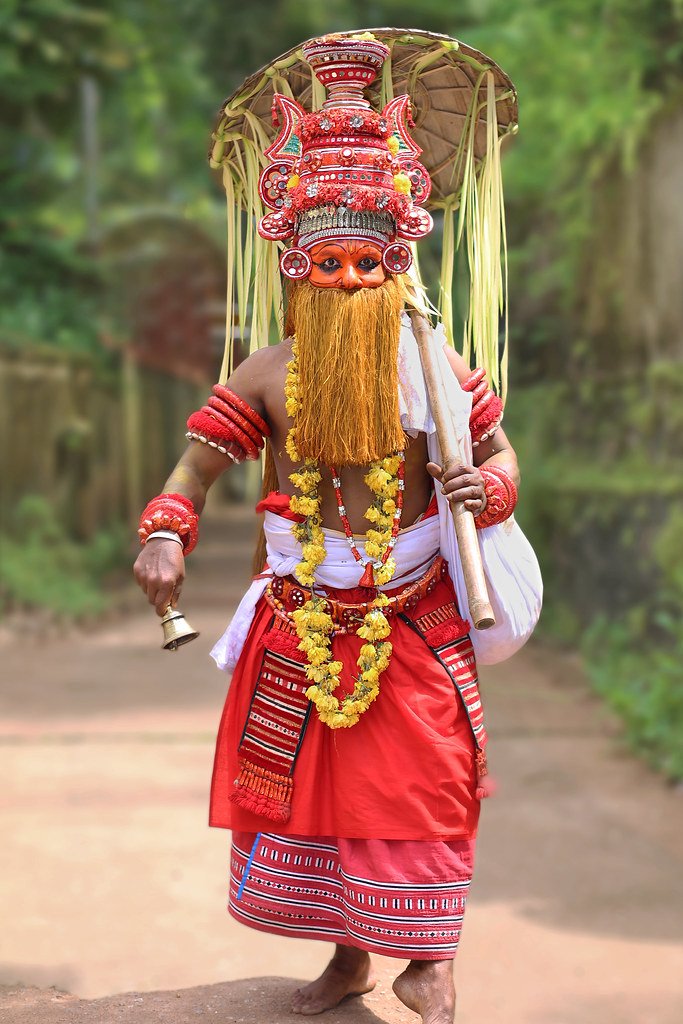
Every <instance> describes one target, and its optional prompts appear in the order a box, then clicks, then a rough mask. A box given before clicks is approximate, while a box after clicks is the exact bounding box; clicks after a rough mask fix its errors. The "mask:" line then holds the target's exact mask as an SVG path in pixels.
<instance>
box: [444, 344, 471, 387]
mask: <svg viewBox="0 0 683 1024" xmlns="http://www.w3.org/2000/svg"><path fill="white" fill-rule="evenodd" d="M443 350H444V352H445V353H446V359H447V360H448V362H449V363H450V366H451V369H452V371H453V373H454V374H455V376H456V377H457V378H458V381H459V382H460V383H461V384H462V382H463V381H464V380H466V379H467V378H468V377H469V375H470V373H471V372H472V371H471V370H470V368H469V366H468V365H467V363H466V362H465V360H464V359H463V357H462V356H461V355H460V353H459V352H456V351H455V349H454V348H452V347H451V346H450V345H444V347H443Z"/></svg>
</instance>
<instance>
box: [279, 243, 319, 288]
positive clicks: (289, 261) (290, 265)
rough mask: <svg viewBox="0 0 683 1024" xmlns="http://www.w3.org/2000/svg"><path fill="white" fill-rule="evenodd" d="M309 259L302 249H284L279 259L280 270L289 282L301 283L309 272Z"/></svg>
mask: <svg viewBox="0 0 683 1024" xmlns="http://www.w3.org/2000/svg"><path fill="white" fill-rule="evenodd" d="M312 266H313V264H312V263H311V257H310V256H309V255H308V253H307V252H306V251H305V250H304V249H296V248H294V249H286V250H285V252H283V254H282V256H281V257H280V270H281V271H282V273H283V274H284V275H285V277H288V278H289V280H290V281H301V280H302V279H303V278H304V277H308V275H309V274H310V272H311V267H312Z"/></svg>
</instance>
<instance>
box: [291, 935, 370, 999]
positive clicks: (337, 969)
mask: <svg viewBox="0 0 683 1024" xmlns="http://www.w3.org/2000/svg"><path fill="white" fill-rule="evenodd" d="M376 984H377V982H376V981H375V978H374V977H373V976H372V974H371V971H370V957H369V955H368V954H367V953H366V952H365V950H362V949H356V948H355V947H353V946H344V947H343V948H342V950H338V951H337V952H336V953H335V954H334V956H333V957H332V959H331V960H330V962H329V964H328V965H327V967H326V968H325V970H324V971H323V973H322V974H321V975H320V977H319V978H316V980H315V981H312V982H311V983H310V985H305V986H304V987H303V988H298V989H297V990H296V992H295V993H294V996H293V998H292V1011H293V1012H294V1013H301V1014H303V1015H304V1016H307V1017H309V1016H313V1015H314V1014H316V1013H323V1012H324V1011H325V1010H331V1009H332V1007H334V1006H337V1005H338V1004H339V1003H340V1002H341V1001H342V999H346V998H347V997H348V996H362V995H365V993H366V992H372V990H373V988H374V987H375V985H376Z"/></svg>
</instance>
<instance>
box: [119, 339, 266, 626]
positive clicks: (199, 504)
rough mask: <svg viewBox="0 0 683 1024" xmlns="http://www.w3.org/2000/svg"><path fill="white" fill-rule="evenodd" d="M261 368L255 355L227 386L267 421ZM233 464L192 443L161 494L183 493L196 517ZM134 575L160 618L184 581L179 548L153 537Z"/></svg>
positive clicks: (261, 361)
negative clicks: (216, 483)
mask: <svg viewBox="0 0 683 1024" xmlns="http://www.w3.org/2000/svg"><path fill="white" fill-rule="evenodd" d="M265 352H266V350H264V353H265ZM266 358H267V357H266ZM264 369H265V361H264V358H263V355H262V353H260V352H255V353H254V354H253V355H251V356H250V357H249V358H248V359H245V361H244V362H243V363H242V364H241V365H240V366H239V367H238V368H237V369H236V370H235V372H234V373H233V374H232V376H231V377H230V380H229V381H228V384H229V386H230V388H231V390H232V391H234V392H235V393H236V394H238V395H239V396H240V398H243V399H244V400H245V401H246V402H248V403H249V405H250V406H251V407H252V409H255V410H256V412H258V413H259V415H260V416H263V417H264V419H266V418H267V417H266V413H265V409H264V403H263V389H264V384H265V376H264V373H263V372H262V371H263V370H264ZM233 453H234V454H235V455H237V454H238V453H240V454H241V456H242V457H243V455H244V453H243V452H242V451H241V449H240V448H239V446H237V445H234V446H233ZM232 465H233V462H232V459H230V458H229V456H227V455H223V453H222V452H219V451H217V450H216V449H215V448H211V447H210V446H209V445H207V444H202V443H201V442H200V441H191V442H190V444H189V445H188V446H187V448H186V450H185V452H184V453H183V455H182V456H181V458H180V460H179V461H178V464H177V465H176V467H175V469H174V470H173V472H172V473H171V475H170V476H169V478H168V480H167V481H166V483H165V484H164V487H163V493H164V494H167V493H170V494H182V495H183V497H185V498H189V499H190V501H191V502H192V504H193V506H194V509H195V512H196V513H197V515H199V514H200V513H201V512H202V510H203V508H204V505H205V503H206V495H207V494H208V491H209V488H210V487H211V486H212V484H213V483H215V481H216V480H217V479H218V477H219V476H220V475H221V474H222V473H224V472H225V471H226V470H227V469H229V468H230V467H231V466H232ZM133 573H134V575H135V579H136V580H137V582H138V584H139V586H140V587H141V588H142V590H144V592H145V593H146V594H147V599H148V601H149V602H150V604H153V605H154V607H155V610H156V613H157V615H160V616H163V615H164V613H165V612H166V609H167V608H168V606H169V605H170V604H171V603H173V604H175V603H176V602H177V600H178V597H179V595H180V589H181V587H182V584H183V581H184V579H185V557H184V555H183V549H182V546H181V545H180V544H178V543H177V542H176V541H174V540H166V539H163V538H160V537H158V538H153V539H152V540H150V541H148V542H147V544H145V546H144V547H143V548H142V551H141V552H140V554H139V555H138V557H137V559H136V562H135V565H134V567H133Z"/></svg>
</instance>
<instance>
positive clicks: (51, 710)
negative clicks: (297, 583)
mask: <svg viewBox="0 0 683 1024" xmlns="http://www.w3.org/2000/svg"><path fill="white" fill-rule="evenodd" d="M252 532H253V524H252V521H251V520H250V519H247V518H245V517H244V516H243V515H241V514H240V513H236V512H230V513H229V514H224V515H223V519H222V522H221V523H218V522H216V521H214V522H212V523H210V524H209V528H208V529H205V537H204V540H203V543H202V544H200V546H199V548H198V550H197V553H196V554H195V555H193V556H192V560H191V565H190V579H189V581H188V583H187V585H186V589H185V592H184V594H183V602H182V604H183V608H184V609H185V611H186V613H187V615H188V618H190V619H191V621H192V623H193V625H195V626H196V627H197V628H199V629H200V630H201V633H202V636H201V637H200V639H199V640H198V641H196V642H195V643H194V644H192V645H190V646H189V647H187V648H184V649H182V650H181V651H179V652H177V653H176V654H174V655H171V654H166V653H161V652H159V650H158V648H157V646H156V645H157V643H158V642H159V639H160V631H159V629H158V626H157V624H156V621H155V618H154V616H153V614H152V613H150V612H148V611H147V609H146V608H145V607H144V605H142V604H140V605H135V606H134V610H133V611H132V612H131V614H130V615H128V616H126V617H124V618H122V619H119V620H118V621H116V623H115V624H113V625H110V626H106V627H101V628H100V629H98V630H97V631H95V632H93V633H92V634H91V635H86V636H83V635H77V636H71V637H65V638H63V639H60V640H51V641H49V642H48V643H47V644H44V643H42V642H41V641H40V638H39V637H35V638H30V637H29V638H27V637H24V638H23V639H22V641H21V642H17V641H7V640H5V642H4V643H2V644H1V645H0V665H1V666H2V674H3V688H2V693H1V695H0V771H1V772H2V778H3V782H4V784H3V787H2V790H1V791H0V825H1V827H2V835H3V842H2V845H1V847H0V901H1V904H0V905H2V907H3V913H2V928H1V929H0V983H4V985H5V986H6V987H5V988H4V989H3V990H2V991H1V992H0V1022H5V1021H7V1022H11V1024H29V1022H30V1024H43V1022H44V1024H52V1022H55V1024H56V1022H62V1021H74V1022H81V1021H83V1022H86V1021H88V1022H90V1021H92V1022H95V1021H109V1020H120V1021H124V1022H131V1024H138V1022H139V1024H142V1022H150V1024H154V1022H165V1021H173V1022H176V1024H181V1022H185V1021H195V1020H197V1019H199V1018H200V1017H206V1018H207V1019H217V1020H221V1021H226V1022H233V1021H256V1022H262V1024H277V1022H279V1021H283V1022H284V1021H290V1022H291V1021H292V1020H293V1019H295V1018H292V1016H291V1015H290V1014H288V1013H287V1012H286V993H287V992H288V991H289V990H290V988H291V987H293V986H294V982H293V981H292V980H291V979H305V978H311V977H313V976H314V975H315V974H316V973H317V972H318V970H319V969H320V968H321V967H322V965H323V964H324V963H325V961H326V958H327V953H328V950H327V948H326V947H325V946H324V945H322V944H318V943H306V942H303V941H298V940H290V939H287V940H285V939H279V938H276V937H270V936H266V935H261V934H257V933H253V932H250V931H249V930H247V929H243V928H241V927H240V926H238V925H236V924H235V923H233V922H232V921H231V919H230V918H229V917H228V916H227V914H226V913H225V911H224V909H223V908H224V902H225V883H226V863H227V854H228V835H227V834H226V833H224V832H222V831H218V830H210V829H208V828H207V826H206V813H207V812H206V805H207V789H208V782H209V777H210V772H211V763H212V755H213V735H214V732H215V728H216V725H217V722H218V717H219V714H220V709H221V707H222V703H223V696H224V687H225V682H226V680H225V678H224V677H223V676H222V675H221V674H220V673H218V672H217V670H216V669H215V667H214V666H213V662H211V661H210V660H209V658H208V657H207V654H208V650H209V648H210V646H211V643H212V641H213V640H214V639H215V637H216V636H218V635H219V634H220V632H222V630H223V628H224V625H225V622H226V620H227V618H228V616H229V614H230V612H231V610H232V609H233V608H234V605H235V603H236V600H237V599H238V598H239V596H240V595H241V593H242V590H243V588H244V582H245V579H246V577H247V571H248V570H247V564H248V559H249V553H250V549H251V540H252ZM157 633H159V635H157ZM483 676H484V692H485V698H486V703H487V709H488V713H489V721H490V724H491V733H492V750H493V761H494V770H495V774H496V775H497V777H498V779H499V783H500V786H499V794H498V796H497V797H496V798H495V799H493V800H490V801H488V804H487V806H485V810H484V814H483V822H482V827H481V834H480V843H479V863H478V868H477V874H476V877H475V885H474V886H473V895H472V899H471V902H470V906H469V910H468V916H467V919H466V925H465V932H464V937H463V940H462V944H461V949H460V953H459V956H458V963H457V972H456V973H457V982H458V992H459V1010H458V1021H459V1022H460V1024H475V1022H476V1024H680V1021H681V1020H683V914H682V913H681V911H682V910H683V900H682V896H681V894H682V891H683V887H682V885H681V877H683V872H682V869H683V829H682V828H681V818H682V810H683V795H682V794H681V793H680V792H677V791H674V790H671V789H668V788H666V787H665V786H663V785H662V783H661V782H660V781H659V780H658V779H657V778H656V777H654V776H652V775H651V774H650V773H649V772H648V771H647V770H646V769H645V768H644V767H643V766H642V765H640V764H639V763H638V762H636V761H634V760H633V759H632V758H630V757H629V756H627V755H626V754H624V753H623V752H622V751H621V749H620V746H619V742H618V736H617V733H616V731H615V728H614V726H613V723H611V721H610V720H609V718H608V716H607V715H606V713H605V712H604V710H603V709H602V708H601V706H600V704H599V703H598V702H597V701H596V700H595V699H594V698H593V697H591V696H590V694H589V693H588V691H587V688H586V686H585V683H584V682H583V680H582V678H581V675H580V672H579V670H578V666H577V664H576V662H575V660H574V659H572V658H570V657H566V658H558V657H557V656H556V655H554V654H551V653H549V652H547V651H544V650H543V649H541V648H538V647H536V648H534V647H531V648H528V649H527V650H526V651H524V652H522V653H521V654H520V655H518V656H517V657H516V658H515V659H514V660H513V661H512V662H510V663H509V664H507V665H503V666H499V667H497V668H495V669H493V670H485V671H484V672H483ZM379 968H380V985H379V986H378V989H377V990H376V991H375V993H373V994H372V995H371V996H369V997H366V999H365V1000H364V1002H363V1003H361V1002H360V1001H356V1002H355V1003H350V1004H348V1005H347V1006H345V1007H343V1008H342V1009H341V1010H339V1011H338V1012H335V1013H334V1014H330V1015H327V1016H326V1017H325V1018H324V1019H325V1020H329V1021H331V1022H336V1021H358V1022H359V1024H360V1022H367V1024H371V1022H376V1021H377V1022H382V1021H383V1022H387V1024H393V1022H403V1021H405V1022H407V1021H411V1020H415V1019H416V1018H415V1017H414V1015H413V1014H410V1013H409V1012H408V1011H406V1010H403V1009H401V1008H400V1007H398V1006H397V1005H396V1002H395V1000H394V998H393V996H392V995H391V989H390V982H391V978H392V977H393V976H394V975H395V973H397V970H398V969H400V962H392V961H390V960H380V961H379ZM245 978H246V979H249V980H246V981H245V980H239V979H245ZM23 986H36V988H34V989H31V988H25V987H23ZM50 986H57V988H59V989H63V990H66V991H67V992H68V993H73V995H63V994H59V993H58V992H57V991H55V990H54V989H50ZM122 992H123V993H128V994H126V995H118V994H116V993H122ZM283 1003H284V1004H285V1005H284V1008H283V1006H282V1004H283Z"/></svg>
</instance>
